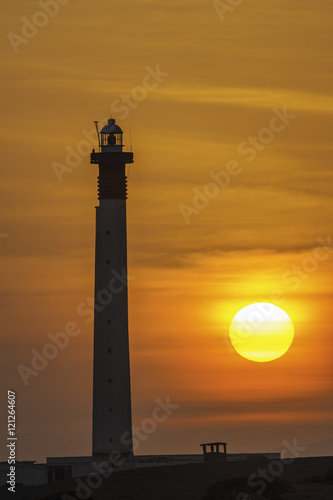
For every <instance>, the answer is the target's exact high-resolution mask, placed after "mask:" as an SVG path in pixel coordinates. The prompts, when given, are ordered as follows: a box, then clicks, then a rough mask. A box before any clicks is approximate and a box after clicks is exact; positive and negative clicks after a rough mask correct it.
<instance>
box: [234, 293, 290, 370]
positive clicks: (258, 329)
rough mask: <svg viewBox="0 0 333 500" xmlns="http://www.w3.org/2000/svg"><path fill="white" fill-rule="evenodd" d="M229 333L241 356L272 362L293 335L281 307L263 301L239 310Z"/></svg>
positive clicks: (278, 356)
mask: <svg viewBox="0 0 333 500" xmlns="http://www.w3.org/2000/svg"><path fill="white" fill-rule="evenodd" d="M229 335H230V340H231V343H232V345H233V347H234V348H235V350H236V351H237V352H238V354H240V355H241V356H243V358H246V359H249V360H251V361H258V362H265V361H272V360H274V359H277V358H280V357H281V356H283V354H285V353H286V352H287V351H288V349H289V347H290V346H291V344H292V342H293V338H294V325H293V322H292V320H291V319H290V317H289V316H288V314H287V313H286V312H285V311H283V309H281V308H280V307H277V306H275V305H274V304H268V303H264V302H263V303H258V304H250V305H249V306H246V307H243V309H241V310H240V311H238V313H237V314H236V315H235V316H234V318H233V320H232V322H231V325H230V329H229Z"/></svg>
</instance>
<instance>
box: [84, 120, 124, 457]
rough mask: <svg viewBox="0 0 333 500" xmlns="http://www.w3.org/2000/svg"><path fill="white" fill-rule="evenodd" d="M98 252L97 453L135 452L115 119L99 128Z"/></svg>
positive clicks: (95, 157)
mask: <svg viewBox="0 0 333 500" xmlns="http://www.w3.org/2000/svg"><path fill="white" fill-rule="evenodd" d="M95 123H96V128H97V134H98V139H99V151H98V152H95V150H93V152H92V154H91V161H90V163H93V164H98V166H99V176H98V198H99V206H97V207H96V253H95V321H94V382H93V456H94V457H96V458H108V457H109V456H110V454H113V453H115V452H119V453H120V454H121V456H122V457H123V458H124V459H125V460H127V459H130V458H131V457H132V455H133V449H132V417H131V388H130V365H129V342H128V302H127V236H126V198H127V178H126V175H125V167H126V164H127V163H133V153H129V152H124V151H123V147H124V146H123V132H122V130H121V128H120V127H119V126H118V125H116V123H115V120H114V119H110V120H108V123H107V124H106V125H105V126H104V127H103V128H102V129H101V131H100V132H99V130H98V125H97V122H95Z"/></svg>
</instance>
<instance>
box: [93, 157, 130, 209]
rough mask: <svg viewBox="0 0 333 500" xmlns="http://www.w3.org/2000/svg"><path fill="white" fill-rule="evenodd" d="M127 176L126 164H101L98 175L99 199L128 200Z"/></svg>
mask: <svg viewBox="0 0 333 500" xmlns="http://www.w3.org/2000/svg"><path fill="white" fill-rule="evenodd" d="M126 198H127V177H126V175H125V166H124V165H119V166H112V167H111V166H110V165H105V166H104V165H100V166H99V176H98V199H99V200H126Z"/></svg>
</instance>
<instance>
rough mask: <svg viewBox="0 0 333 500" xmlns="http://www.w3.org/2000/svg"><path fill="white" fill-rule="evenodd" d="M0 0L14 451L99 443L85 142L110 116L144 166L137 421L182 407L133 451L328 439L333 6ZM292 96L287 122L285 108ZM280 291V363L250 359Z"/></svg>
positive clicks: (5, 300) (31, 455)
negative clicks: (291, 329)
mask: <svg viewBox="0 0 333 500" xmlns="http://www.w3.org/2000/svg"><path fill="white" fill-rule="evenodd" d="M54 1H55V0H54ZM1 3H2V16H1V20H0V23H1V28H2V35H3V36H2V48H1V50H2V60H3V62H2V69H3V76H2V79H1V81H0V86H1V95H2V97H3V103H2V114H3V117H2V121H1V137H0V140H1V151H2V156H3V161H2V182H1V187H0V189H1V197H0V203H1V213H2V218H1V225H0V256H1V275H2V280H1V289H0V293H1V315H0V318H1V353H2V362H1V377H0V379H1V385H2V388H3V390H2V394H3V395H4V394H5V392H4V391H6V390H7V389H8V388H10V389H13V390H16V392H17V400H18V435H19V447H18V450H19V458H21V459H43V458H44V457H45V456H57V455H79V454H82V455H88V454H89V453H90V452H91V410H92V334H93V331H92V323H91V322H87V321H86V320H87V319H88V316H85V317H83V316H79V315H78V314H77V307H78V306H79V305H80V304H81V303H82V302H86V300H87V298H88V300H89V297H90V298H91V297H92V296H93V279H94V276H93V273H94V223H95V221H94V217H95V210H94V206H95V205H96V203H97V187H96V176H97V170H96V167H95V166H92V165H90V164H89V158H88V150H89V151H90V149H92V147H93V145H92V144H90V143H89V141H88V139H87V135H89V136H90V137H93V136H92V134H91V132H92V130H93V121H94V120H102V119H103V118H106V117H110V116H111V115H112V116H113V117H114V118H116V120H117V122H118V123H119V124H120V126H121V127H122V128H123V129H124V131H125V141H126V144H127V145H128V146H129V145H130V142H132V145H133V151H134V160H135V163H134V164H133V165H131V166H130V170H129V171H128V182H129V200H128V246H129V255H128V263H129V274H130V275H131V276H132V277H133V279H131V281H130V288H129V299H130V306H129V307H130V310H129V316H130V343H131V370H132V396H133V421H134V423H135V425H136V426H141V424H142V422H143V420H144V419H145V418H147V417H151V415H152V412H153V410H154V407H155V406H156V403H155V400H156V399H157V398H159V399H161V400H165V399H166V398H167V397H168V396H169V397H170V401H171V402H174V403H177V404H179V408H178V409H177V410H175V411H174V413H173V414H172V415H171V416H170V418H169V419H168V420H167V421H166V422H164V423H161V424H159V425H158V427H157V430H156V432H155V433H154V434H152V435H150V436H148V437H147V439H146V440H144V441H142V442H141V443H140V447H139V449H138V450H137V453H140V454H144V453H177V452H178V453H182V452H184V453H185V452H189V453H196V452H200V447H199V444H200V443H201V442H205V441H227V442H228V444H229V449H230V450H231V451H237V450H245V451H262V450H270V449H282V442H283V441H284V440H290V441H292V439H294V438H296V439H297V441H298V442H300V443H303V444H308V443H314V442H319V441H326V440H328V439H330V438H331V437H332V431H331V422H332V408H331V402H330V401H331V399H332V368H331V359H332V326H333V313H332V305H331V304H332V296H333V288H332V273H333V250H332V249H331V248H328V250H326V253H325V250H318V249H319V247H320V246H321V245H322V243H320V242H319V241H318V238H320V239H321V240H320V241H321V242H322V241H326V245H327V244H328V245H329V243H330V242H331V243H333V234H332V223H331V221H332V216H333V205H332V189H333V175H332V168H331V167H332V154H331V130H332V114H333V98H332V95H331V88H332V72H331V67H330V62H331V55H330V54H331V50H332V34H331V32H332V30H331V23H332V17H331V16H332V14H333V5H332V2H331V1H329V0H318V1H317V2H313V1H309V0H303V1H302V2H299V1H294V2H289V1H287V0H280V1H277V0H270V1H269V2H263V1H259V0H252V1H251V2H248V1H246V0H244V2H243V3H240V5H239V6H238V7H235V8H234V10H233V11H228V12H226V14H225V19H224V20H222V19H220V17H219V15H218V13H217V12H216V10H215V9H214V5H213V2H205V1H203V0H192V1H191V2H190V1H185V0H178V1H173V0H164V1H163V0H161V1H158V0H135V1H134V0H133V1H131V0H128V1H125V0H124V1H120V0H118V1H117V0H113V1H112V2H109V1H105V0H104V1H103V0H100V1H99V2H92V1H88V0H80V1H78V0H70V1H68V2H67V3H66V2H63V4H61V5H60V1H59V4H56V5H55V4H54V2H51V4H52V5H53V8H54V9H55V10H57V11H58V12H56V13H55V15H53V17H51V15H47V14H45V15H44V16H43V15H42V16H40V14H39V17H38V15H37V14H36V13H38V12H41V10H42V8H41V6H40V5H39V4H38V2H36V1H31V0H29V1H27V0H25V1H24V2H23V0H17V1H16V2H15V3H13V2H12V3H8V2H5V1H4V0H1ZM42 3H43V2H42ZM291 3H292V5H291ZM51 4H50V5H51ZM58 7H59V9H58ZM49 8H51V7H49ZM52 12H53V11H52ZM220 14H221V13H220ZM36 16H37V17H36ZM45 16H46V17H45ZM22 18H24V19H22ZM26 19H28V20H30V21H32V20H34V22H37V24H38V23H40V24H43V23H44V24H45V25H44V26H41V27H39V28H38V29H36V28H31V27H30V31H29V29H28V28H27V27H26V26H27V24H26V23H27V22H26ZM22 29H23V31H22ZM32 29H34V31H31V30H32ZM26 34H28V35H29V36H30V38H26V36H25V35H26ZM18 36H20V37H21V38H18ZM22 40H23V41H22ZM158 67H159V68H160V72H161V73H162V76H160V77H159V76H157V77H156V78H157V79H156V78H155V79H154V77H153V76H152V74H153V73H154V71H155V72H156V68H158ZM143 85H145V89H144V90H142V86H143ZM138 87H139V89H138ZM152 87H154V88H152ZM124 94H127V95H130V96H131V97H130V101H129V103H130V104H126V103H125V99H127V98H126V97H125V96H124ZM284 108H286V110H287V111H286V113H287V115H285V116H287V117H288V114H289V115H292V117H289V118H284V120H285V121H283V119H282V121H281V119H280V121H277V120H275V121H272V120H273V118H274V117H275V116H277V114H279V113H280V114H283V109H284ZM273 110H278V111H273ZM287 121H288V123H286V122H287ZM278 128H279V131H277V129H278ZM84 131H86V132H84ZM130 131H131V138H130ZM251 137H252V138H254V137H257V138H258V137H260V138H261V139H260V140H259V142H256V143H255V144H257V146H253V145H252V146H251V145H249V141H254V139H249V138H251ZM82 141H83V142H82ZM84 141H85V142H84ZM87 141H88V143H87ZM264 141H266V143H264ZM87 144H88V146H87ZM66 148H67V149H66ZM68 148H69V149H68ZM249 148H252V149H251V150H250V151H249ZM72 149H74V150H75V151H76V150H77V149H79V152H80V153H79V155H78V156H77V160H76V161H77V166H75V167H73V165H72V164H70V163H68V162H67V163H66V155H67V154H68V151H69V150H71V151H72ZM246 151H247V152H246ZM67 160H68V158H67ZM55 162H56V163H55ZM230 162H233V163H232V165H234V170H233V171H232V174H230V171H231V166H230V165H231V163H230ZM60 164H62V165H63V166H65V167H64V168H65V170H66V171H63V172H62V173H61V174H59V165H60ZM55 165H56V166H55ZM236 165H237V166H236ZM228 169H229V178H228V180H227V182H226V183H225V185H223V186H221V187H220V188H219V189H217V188H216V186H215V187H214V186H212V185H210V187H209V188H208V187H207V184H208V183H212V182H213V176H214V174H215V176H216V175H219V176H220V178H222V179H224V180H225V179H226V177H225V176H226V172H227V171H228ZM55 170H56V171H57V172H58V176H57V175H56V171H55ZM221 172H222V173H221ZM236 172H237V173H236ZM59 179H60V180H61V181H62V182H59ZM205 190H206V191H205ZM204 191H205V192H206V193H207V192H208V193H210V195H212V196H211V198H210V199H207V198H202V199H201V201H200V200H199V199H198V193H203V192H204ZM198 203H199V205H198ZM200 203H201V205H200ZM184 207H186V208H184ZM189 209H190V212H189V211H188V210H189ZM184 210H185V212H184ZM184 213H187V214H190V215H189V216H187V217H186V216H185V218H184ZM327 242H328V243H327ZM324 246H325V244H324ZM269 301H272V302H274V303H276V304H277V305H279V306H281V307H283V308H284V309H285V311H286V312H287V313H288V314H289V316H290V317H291V318H292V319H293V321H294V325H295V341H294V343H293V345H292V347H291V349H290V350H289V352H288V353H287V354H286V355H285V356H283V357H282V358H281V359H279V360H276V361H273V362H271V363H254V362H251V361H247V360H245V359H243V358H241V357H240V356H239V355H237V354H236V353H235V352H233V351H232V350H231V349H230V345H229V343H228V341H227V331H228V327H229V324H230V321H231V320H232V318H233V316H234V315H235V314H236V312H237V311H238V310H239V309H241V308H242V307H244V306H245V305H247V304H250V303H252V302H269ZM69 321H74V322H77V324H78V325H79V328H80V330H81V333H80V334H79V335H78V336H76V337H73V338H71V340H70V342H69V344H68V346H67V347H66V348H65V349H64V350H63V351H61V352H60V353H59V355H58V356H57V357H56V358H55V359H53V360H50V361H49V364H48V366H47V367H46V368H45V369H44V370H43V371H41V372H40V373H39V374H38V376H31V377H30V378H29V384H28V386H25V385H24V383H23V382H22V380H21V378H20V376H19V374H18V370H17V366H18V365H20V364H24V365H26V366H30V365H29V364H30V363H31V358H32V354H31V349H37V351H41V350H42V348H43V346H44V345H45V344H47V343H49V341H50V340H49V337H48V334H49V333H53V334H56V333H57V332H60V331H63V329H64V327H65V325H66V324H67V323H68V322H69ZM1 406H3V405H1ZM2 411H3V410H2ZM3 418H5V415H4V417H3ZM3 421H4V420H3ZM1 453H2V458H3V459H6V451H5V450H4V449H2V450H1Z"/></svg>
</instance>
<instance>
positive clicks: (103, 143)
mask: <svg viewBox="0 0 333 500" xmlns="http://www.w3.org/2000/svg"><path fill="white" fill-rule="evenodd" d="M95 123H96V129H97V134H98V139H99V146H100V151H101V152H102V153H107V152H109V151H110V152H111V151H117V152H122V150H123V131H122V130H121V128H120V127H119V125H116V121H115V120H114V119H113V118H110V119H109V120H108V123H107V124H106V125H104V127H103V128H102V130H101V131H100V132H99V131H98V126H97V122H95Z"/></svg>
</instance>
